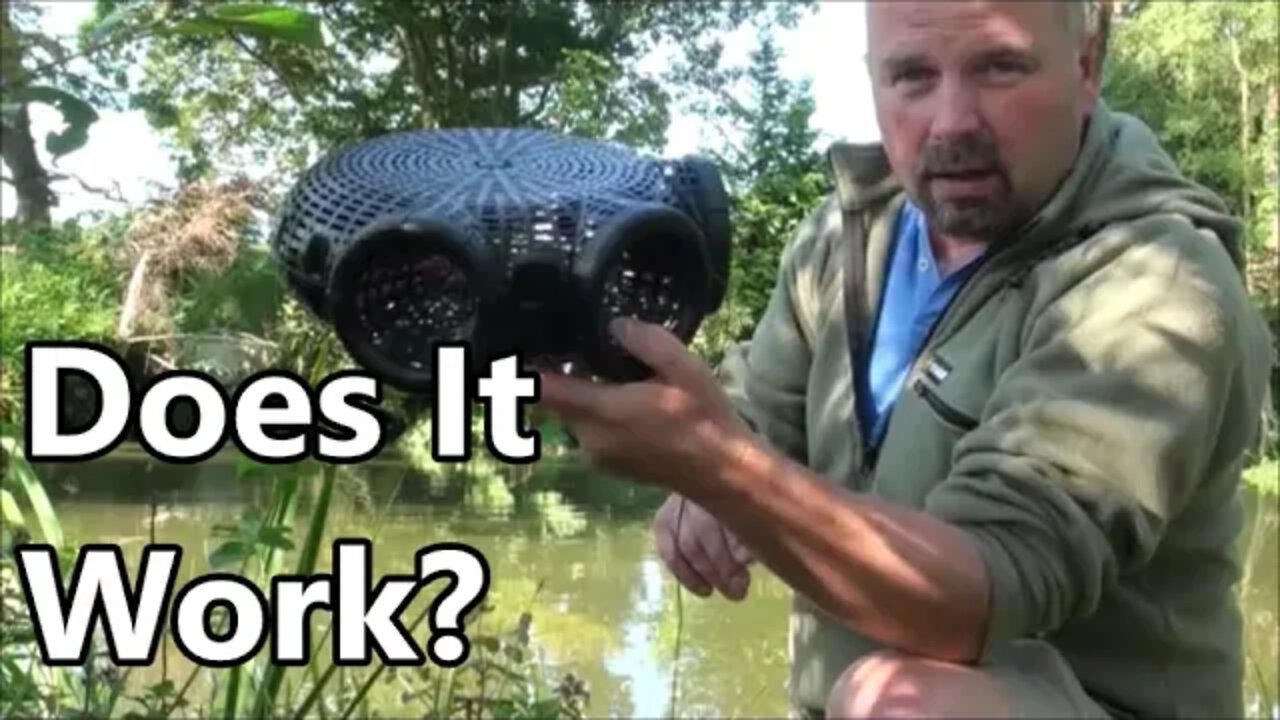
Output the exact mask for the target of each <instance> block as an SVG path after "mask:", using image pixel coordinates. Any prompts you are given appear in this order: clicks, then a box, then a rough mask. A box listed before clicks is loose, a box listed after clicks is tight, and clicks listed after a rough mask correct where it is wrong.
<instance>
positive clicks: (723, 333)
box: [698, 33, 830, 363]
mask: <svg viewBox="0 0 1280 720" xmlns="http://www.w3.org/2000/svg"><path fill="white" fill-rule="evenodd" d="M780 60H781V53H780V52H779V51H778V49H777V46H776V44H775V43H774V40H773V38H772V36H771V35H769V34H768V33H764V34H762V35H761V38H760V44H759V47H758V48H757V49H756V50H755V51H754V52H753V53H752V54H751V64H750V67H749V68H748V70H747V73H746V81H747V85H748V89H749V90H748V93H747V98H746V100H745V102H739V101H738V100H737V99H736V98H735V97H734V96H733V95H732V94H731V93H729V92H728V91H727V90H726V91H724V92H722V93H721V94H720V95H719V96H718V97H717V98H716V100H717V101H718V103H717V104H718V107H719V108H720V110H719V114H721V115H722V116H724V117H725V118H726V122H727V125H728V126H729V127H730V128H734V129H736V130H737V131H738V134H740V135H741V137H742V140H741V141H738V142H735V141H733V140H726V142H725V145H724V147H723V148H721V149H720V150H717V151H715V152H713V155H715V156H716V157H717V159H718V161H719V164H720V166H721V167H722V168H723V170H724V173H725V177H726V180H727V182H728V185H729V187H730V189H731V196H732V198H733V204H732V221H733V231H734V243H735V247H734V253H733V258H732V273H731V276H730V286H729V292H728V295H727V297H726V298H725V302H724V305H723V307H722V309H721V311H720V312H719V313H717V314H716V316H715V317H714V318H711V319H710V320H709V321H708V323H707V325H706V327H705V328H704V329H703V331H702V332H701V335H702V337H701V338H700V339H699V343H698V347H699V349H700V350H701V351H702V352H703V353H704V355H706V356H707V358H708V359H709V360H710V361H711V362H713V363H714V362H718V361H719V359H720V357H721V356H722V353H723V352H724V350H725V349H726V348H727V346H728V345H729V344H730V343H732V342H735V341H737V340H741V339H742V338H743V337H745V336H746V335H747V334H749V333H750V331H751V328H752V327H754V325H755V323H756V321H757V320H758V319H759V317H760V314H761V313H762V312H763V311H764V308H765V306H766V305H767V303H768V300H769V295H770V293H771V292H772V290H773V286H774V284H775V283H776V282H777V270H778V262H779V258H780V256H781V252H782V248H783V247H784V246H785V245H786V243H787V241H788V240H790V238H791V237H792V235H793V234H794V233H795V230H796V227H797V226H798V225H799V223H800V222H801V220H802V219H803V218H804V216H805V215H806V214H808V213H810V212H812V211H813V209H814V208H815V207H816V206H817V204H818V202H819V201H820V200H821V198H822V196H823V195H824V194H825V193H827V192H829V190H830V187H829V182H828V179H827V176H826V174H825V173H824V168H825V164H824V162H823V156H822V154H821V153H820V152H819V151H818V149H817V148H816V144H817V142H818V133H817V132H816V131H815V130H813V129H812V128H811V127H810V125H809V121H810V118H811V117H812V116H813V112H814V108H815V103H814V100H813V97H812V95H811V93H810V89H809V85H808V83H807V82H792V81H790V80H788V79H787V78H786V77H784V76H783V75H782V72H781V69H780V67H779V61H780ZM731 134H732V131H730V132H727V133H726V135H731Z"/></svg>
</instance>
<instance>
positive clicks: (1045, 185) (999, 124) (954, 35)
mask: <svg viewBox="0 0 1280 720" xmlns="http://www.w3.org/2000/svg"><path fill="white" fill-rule="evenodd" d="M1089 24H1090V23H1089V13H1088V12H1087V7H1086V0H1039V1H1030V2H1029V1H1028V0H1005V1H1003V2H1001V1H998V0H949V1H948V2H937V0H916V1H912V0H872V2H869V3H868V5H867V31H868V65H869V71H870V73H871V81H872V88H873V91H874V95H875V101H876V111H877V118H878V120H879V123H880V129H881V134H882V135H883V137H884V143H885V148H886V150H887V151H888V154H889V160H890V163H891V164H892V166H893V168H894V171H895V173H896V174H897V175H898V177H899V178H900V179H901V180H902V182H903V184H904V185H905V186H906V188H907V190H908V192H909V193H910V194H911V195H912V197H913V198H914V199H915V200H916V201H917V202H918V203H919V204H920V205H921V207H922V208H923V209H924V210H925V212H926V214H927V215H928V216H929V219H930V221H931V224H932V225H933V227H934V228H935V229H937V230H939V231H940V232H942V233H943V234H945V235H952V236H955V237H962V238H965V239H979V240H986V241H993V240H997V239H999V238H1000V237H1002V236H1004V235H1005V234H1007V233H1008V232H1009V231H1010V230H1012V229H1013V228H1014V227H1016V226H1017V225H1019V224H1020V223H1022V222H1024V221H1025V220H1027V219H1028V218H1029V217H1030V215H1032V214H1034V212H1035V211H1037V210H1038V209H1039V207H1040V206H1041V205H1042V204H1043V203H1044V201H1045V200H1046V199H1047V198H1048V196H1049V195H1050V194H1051V193H1052V191H1053V190H1054V189H1055V188H1056V186H1057V184H1058V183H1059V182H1060V181H1061V179H1062V178H1063V177H1064V176H1065V175H1066V173H1067V172H1068V171H1069V170H1070V167H1071V165H1072V163H1073V162H1074V160H1075V155H1076V153H1077V151H1078V148H1079V140H1080V135H1081V129H1082V127H1083V123H1084V119H1085V117H1086V116H1087V115H1088V113H1089V112H1090V111H1091V110H1092V108H1093V105H1094V103H1095V102H1096V100H1097V91H1098V81H1099V77H1098V72H1097V70H1098V68H1097V53H1096V47H1097V45H1096V43H1095V42H1093V35H1092V34H1091V33H1090V32H1089V30H1090V28H1089Z"/></svg>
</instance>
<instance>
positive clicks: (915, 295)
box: [860, 201, 977, 446]
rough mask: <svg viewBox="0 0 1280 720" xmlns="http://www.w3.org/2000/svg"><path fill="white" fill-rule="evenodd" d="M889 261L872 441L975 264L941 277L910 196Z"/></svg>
mask: <svg viewBox="0 0 1280 720" xmlns="http://www.w3.org/2000/svg"><path fill="white" fill-rule="evenodd" d="M888 263H889V268H888V277H887V278H886V282H885V285H884V293H883V295H882V296H881V298H880V312H879V319H878V320H877V322H876V328H875V332H874V335H873V336H872V340H871V342H872V345H871V359H870V367H869V368H868V369H867V373H866V381H865V382H866V383H867V385H868V388H867V390H868V391H869V392H870V395H871V397H870V402H868V403H866V405H865V414H869V415H870V416H869V417H868V416H866V415H865V414H864V417H861V418H860V420H861V422H862V427H863V430H864V437H868V438H869V439H870V441H871V443H872V445H874V446H878V445H879V444H880V441H881V439H882V438H883V437H884V432H885V428H886V427H887V425H888V420H889V414H890V412H892V410H893V405H894V402H896V401H897V399H898V394H899V393H900V392H901V391H902V385H903V383H904V382H905V381H906V378H907V373H908V371H909V370H910V368H911V363H912V362H914V360H915V358H916V356H917V354H919V352H920V350H921V345H922V344H923V342H924V339H925V336H926V335H928V333H929V330H930V328H932V327H933V324H934V322H935V321H937V319H938V316H940V315H941V314H942V312H943V311H944V310H946V308H947V304H948V303H950V302H951V299H952V298H953V297H955V293H956V291H957V290H958V289H959V288H960V286H961V285H962V284H963V283H964V280H965V279H966V278H967V277H968V276H969V274H970V273H971V272H972V271H973V269H974V267H976V265H977V263H976V262H975V261H970V262H968V263H966V264H965V266H964V267H962V268H960V269H957V270H955V271H953V272H952V273H951V274H949V275H947V276H946V277H945V278H944V277H941V276H940V275H939V272H938V264H937V262H936V261H935V260H934V256H933V247H932V246H931V245H930V244H929V232H928V228H927V227H926V223H925V218H924V214H923V213H921V212H920V209H919V208H917V207H916V206H915V205H914V204H912V203H911V202H910V201H908V202H906V203H904V205H903V207H902V212H901V213H900V214H899V216H898V222H897V226H896V229H895V232H894V238H893V248H892V251H891V254H890V256H889V258H888ZM868 428H870V431H869V432H868V431H867V429H868Z"/></svg>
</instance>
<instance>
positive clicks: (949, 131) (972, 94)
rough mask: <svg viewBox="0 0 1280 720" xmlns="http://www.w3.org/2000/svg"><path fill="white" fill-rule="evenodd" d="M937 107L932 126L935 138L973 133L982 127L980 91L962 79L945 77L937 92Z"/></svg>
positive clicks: (942, 138) (940, 138) (947, 137)
mask: <svg viewBox="0 0 1280 720" xmlns="http://www.w3.org/2000/svg"><path fill="white" fill-rule="evenodd" d="M936 97H937V103H938V104H937V107H936V109H935V112H934V114H933V126H932V127H931V128H930V130H931V134H932V135H933V139H934V140H946V139H949V138H955V137H959V136H965V135H971V134H973V133H975V132H977V131H978V130H980V129H981V127H982V114H981V112H980V111H979V104H978V92H977V89H976V88H974V87H973V86H972V85H969V84H967V83H965V82H963V81H961V80H956V79H951V78H948V79H945V80H943V82H942V86H941V87H940V88H939V92H938V94H937V96H936Z"/></svg>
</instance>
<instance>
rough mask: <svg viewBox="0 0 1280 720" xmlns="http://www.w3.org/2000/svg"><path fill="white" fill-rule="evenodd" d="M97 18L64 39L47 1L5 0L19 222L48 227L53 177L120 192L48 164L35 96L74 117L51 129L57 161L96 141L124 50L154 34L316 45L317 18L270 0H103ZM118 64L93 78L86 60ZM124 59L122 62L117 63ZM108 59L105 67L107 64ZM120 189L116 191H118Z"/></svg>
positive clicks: (0, 16)
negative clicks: (35, 117) (49, 19)
mask: <svg viewBox="0 0 1280 720" xmlns="http://www.w3.org/2000/svg"><path fill="white" fill-rule="evenodd" d="M96 10H97V18H96V21H95V22H93V23H90V24H88V25H86V26H85V27H82V28H81V29H80V33H79V35H78V36H77V37H76V38H74V39H73V40H70V41H66V40H63V39H60V38H55V37H53V36H52V35H50V34H48V33H46V32H43V31H42V30H41V29H40V24H41V20H42V19H43V9H42V8H41V7H40V6H38V5H34V4H31V3H29V2H23V1H22V0H0V89H2V90H3V93H4V98H3V104H0V150H2V152H3V159H4V164H5V165H6V166H7V167H8V168H9V169H10V171H11V172H12V173H13V174H12V176H6V177H4V181H5V182H8V183H10V184H11V185H13V186H14V190H15V194H16V195H17V197H18V213H17V215H18V220H19V221H20V222H23V223H29V224H34V225H37V226H47V225H48V224H49V220H50V209H51V208H52V207H54V206H55V205H56V204H57V194H56V193H55V192H54V190H53V183H54V182H57V181H60V180H73V181H76V182H77V183H79V184H80V186H81V187H83V188H84V189H86V190H89V191H91V192H95V193H99V194H104V195H108V196H112V193H111V192H110V191H106V190H102V189H100V188H94V187H91V186H89V185H87V184H85V182H84V181H83V180H81V179H80V178H77V177H74V176H72V175H68V174H66V173H62V172H56V171H55V172H50V170H49V169H48V168H45V167H44V165H43V163H42V162H41V160H40V156H39V154H38V152H37V147H36V140H35V137H34V136H33V134H32V130H31V115H30V111H29V108H30V106H31V105H32V104H34V103H45V104H48V105H51V106H52V107H54V108H55V109H56V110H57V111H58V112H59V113H60V114H61V115H62V119H63V121H64V122H65V123H66V128H65V129H64V130H61V131H55V132H51V133H49V135H48V136H47V137H46V139H45V143H44V144H45V149H46V150H47V151H48V153H49V155H50V156H51V158H52V161H53V163H54V164H55V165H56V163H57V161H58V159H59V158H61V157H62V156H64V155H67V154H69V153H72V152H75V151H76V150H78V149H80V148H81V147H83V146H84V144H85V143H86V142H87V141H88V139H89V128H90V126H92V125H93V123H95V122H96V121H97V119H98V112H97V108H102V107H111V108H119V107H120V103H119V97H118V95H119V93H120V92H121V91H123V90H124V89H126V88H127V86H128V78H127V72H126V71H127V70H128V63H129V62H130V61H131V60H132V56H131V54H130V53H129V52H128V51H127V49H126V50H125V51H124V53H123V55H121V54H120V48H121V47H123V46H127V45H129V44H132V43H135V42H138V41H141V40H144V39H146V38H149V37H163V36H165V35H173V36H180V37H188V38H200V37H207V36H209V35H218V36H220V37H231V38H235V39H239V38H241V37H243V36H254V37H261V38H270V39H273V40H275V41H277V42H281V43H285V44H299V43H300V44H306V45H312V46H314V45H317V44H318V43H319V40H320V35H319V25H318V22H317V21H316V18H315V16H313V15H311V14H309V13H306V12H304V11H301V10H298V9H295V8H289V7H285V6H280V5H273V4H270V3H261V2H259V3H225V4H217V5H213V4H210V5H198V4H188V3H184V2H181V0H164V1H163V2H155V3H151V2H147V3H122V2H117V0H98V3H97V5H96ZM108 56H110V57H114V58H116V60H117V63H116V64H115V66H114V67H112V68H110V72H108V73H106V74H105V75H104V76H100V77H95V76H94V73H93V72H92V69H91V68H92V66H89V67H85V66H86V65H87V64H88V63H93V62H98V63H101V62H102V60H103V58H104V57H108ZM121 59H123V61H124V62H123V63H121V62H119V61H120V60H121ZM99 67H101V65H99ZM118 195H119V193H118V192H116V193H115V196H116V197H117V198H118Z"/></svg>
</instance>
